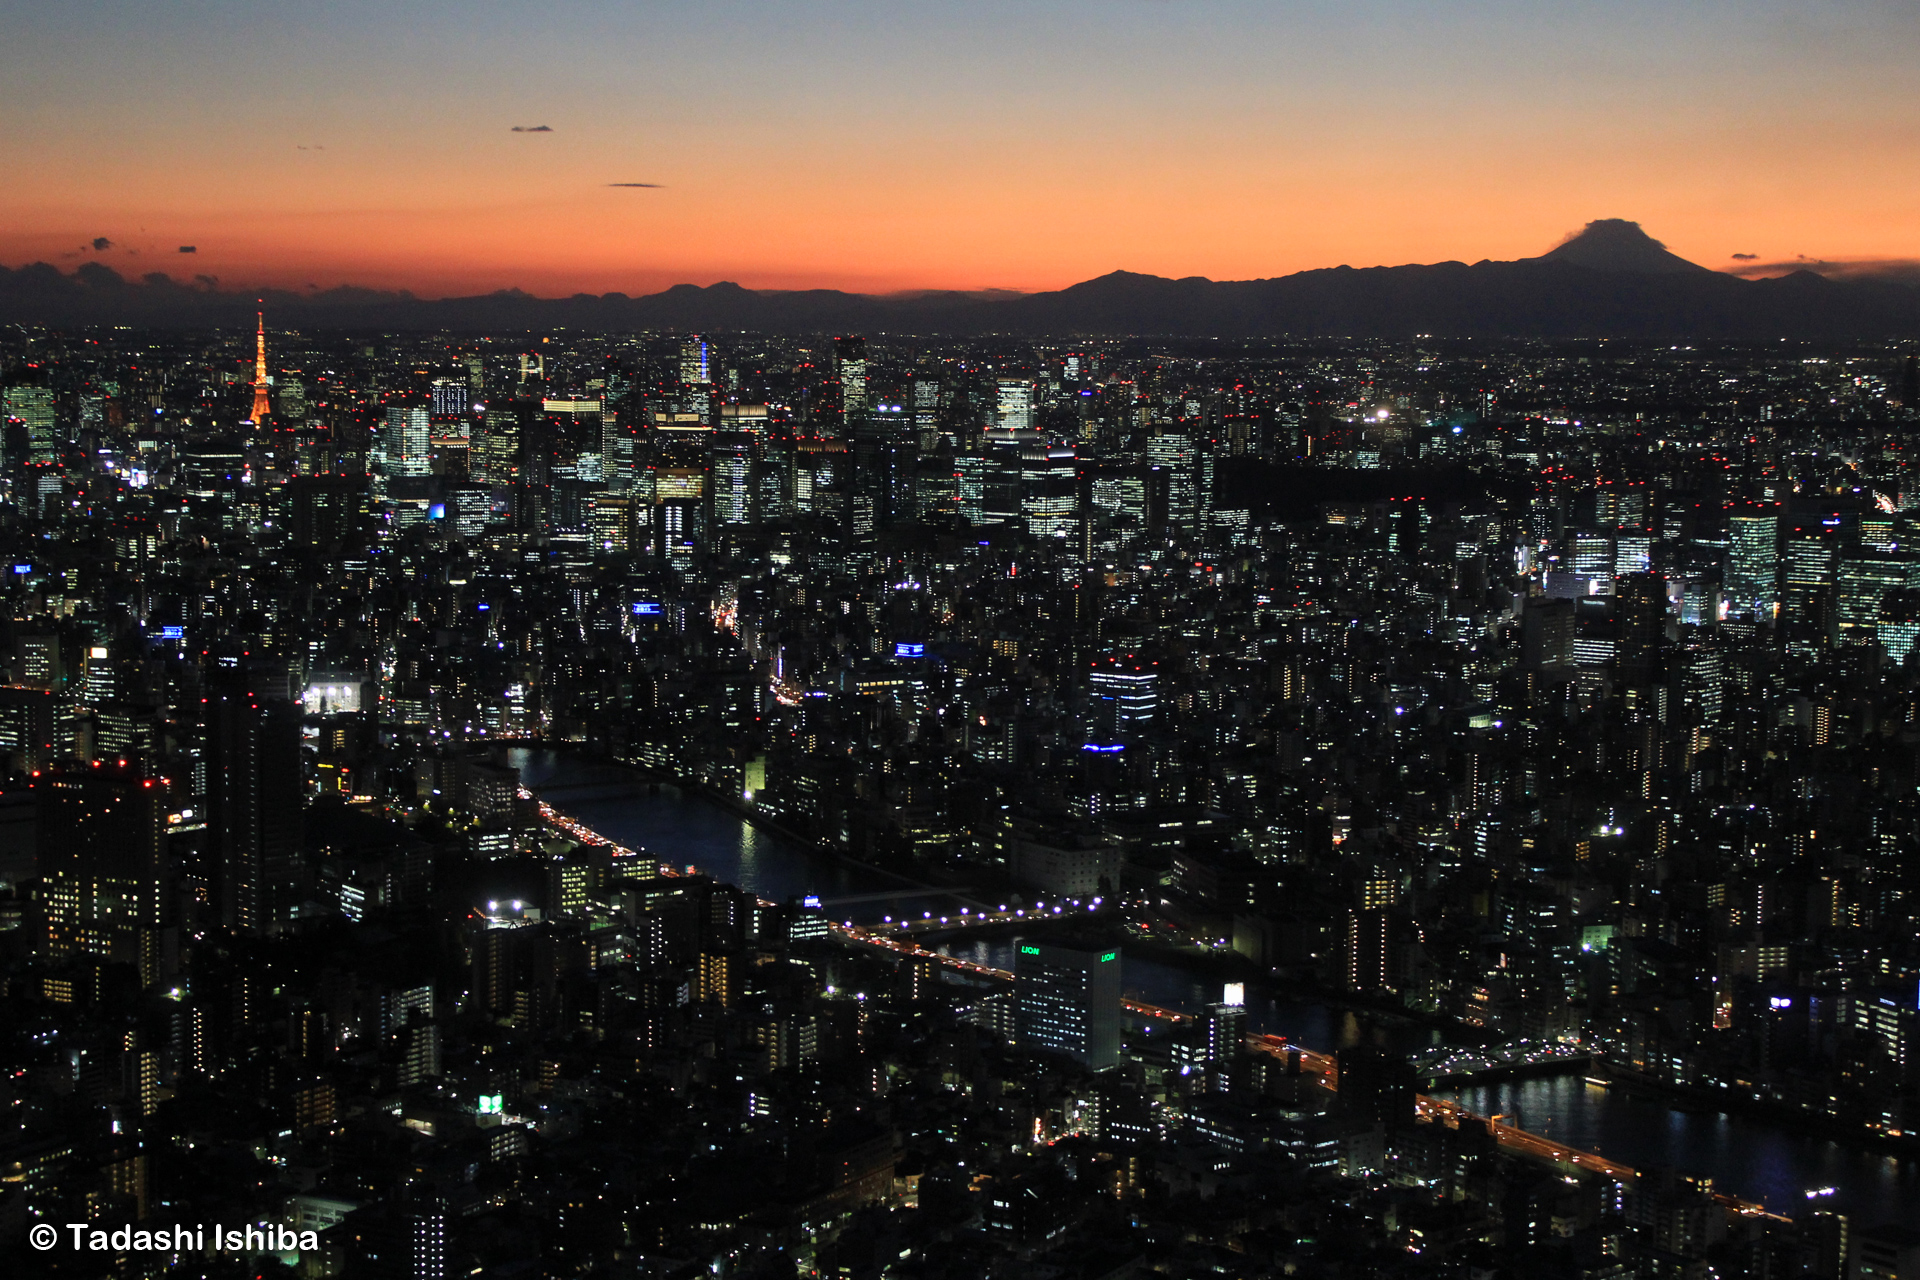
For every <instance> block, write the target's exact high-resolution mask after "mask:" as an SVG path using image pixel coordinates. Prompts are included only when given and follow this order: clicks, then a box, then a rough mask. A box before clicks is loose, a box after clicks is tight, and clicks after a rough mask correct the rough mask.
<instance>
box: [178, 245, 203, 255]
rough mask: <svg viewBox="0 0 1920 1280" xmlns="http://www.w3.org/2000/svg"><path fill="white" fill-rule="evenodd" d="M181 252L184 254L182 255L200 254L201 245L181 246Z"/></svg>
mask: <svg viewBox="0 0 1920 1280" xmlns="http://www.w3.org/2000/svg"><path fill="white" fill-rule="evenodd" d="M180 252H182V253H198V252H200V246H199V245H197V244H183V245H181V246H180Z"/></svg>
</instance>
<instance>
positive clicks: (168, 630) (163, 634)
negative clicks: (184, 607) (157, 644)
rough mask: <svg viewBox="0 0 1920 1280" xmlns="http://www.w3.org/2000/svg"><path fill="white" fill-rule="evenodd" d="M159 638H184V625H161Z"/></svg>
mask: <svg viewBox="0 0 1920 1280" xmlns="http://www.w3.org/2000/svg"><path fill="white" fill-rule="evenodd" d="M160 638H161V639H162V640H185V639H186V638H187V629H186V628H185V627H162V628H160Z"/></svg>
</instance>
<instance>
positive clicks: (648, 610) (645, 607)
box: [633, 600, 660, 614]
mask: <svg viewBox="0 0 1920 1280" xmlns="http://www.w3.org/2000/svg"><path fill="white" fill-rule="evenodd" d="M633 611H634V612H635V613H636V614H652V613H659V612H660V606H659V605H657V604H654V603H653V602H652V601H649V600H641V601H637V602H636V603H635V604H634V606H633Z"/></svg>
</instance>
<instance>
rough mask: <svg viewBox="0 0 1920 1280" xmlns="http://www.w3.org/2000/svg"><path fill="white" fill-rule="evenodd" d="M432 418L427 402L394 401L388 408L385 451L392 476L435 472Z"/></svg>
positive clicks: (383, 438) (387, 471)
mask: <svg viewBox="0 0 1920 1280" xmlns="http://www.w3.org/2000/svg"><path fill="white" fill-rule="evenodd" d="M431 429H432V418H431V417H430V416H429V415H428V413H427V410H426V407H425V406H424V405H391V406H389V407H388V409H387V425H386V430H385V431H384V432H383V433H382V439H381V444H382V451H383V453H384V454H385V456H386V468H387V469H386V474H387V475H389V476H424V475H430V474H432V472H433V456H432V448H433V445H432V435H431Z"/></svg>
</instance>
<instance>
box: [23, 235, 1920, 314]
mask: <svg viewBox="0 0 1920 1280" xmlns="http://www.w3.org/2000/svg"><path fill="white" fill-rule="evenodd" d="M261 296H262V295H261V294H259V293H257V292H255V291H251V290H250V291H245V292H232V293H228V292H221V291H218V290H216V289H214V288H212V287H208V288H196V287H193V286H189V285H187V284H184V283H180V282H176V281H173V280H170V279H168V278H167V277H166V276H164V275H161V274H159V273H155V274H152V275H148V276H146V277H144V278H143V279H142V280H141V281H140V282H137V283H136V282H134V281H130V280H127V279H125V278H124V277H122V276H121V275H120V274H119V273H118V272H116V271H114V270H112V269H111V268H109V267H107V266H104V265H102V264H100V263H97V262H90V263H86V264H84V265H82V266H80V267H79V268H77V269H76V270H75V271H74V272H73V273H72V274H71V275H68V274H65V273H63V272H61V271H60V270H59V269H58V268H56V267H52V266H49V265H48V264H46V263H44V262H40V263H33V264H31V265H29V266H23V267H20V268H18V269H15V270H8V269H6V268H4V267H0V322H10V323H27V324H43V325H58V326H84V325H93V324H125V325H151V326H157V327H194V328H211V327H228V326H234V325H240V326H243V327H245V328H246V329H247V330H249V331H251V329H252V327H253V316H254V309H255V307H256V305H264V307H265V309H266V311H267V313H268V314H269V315H271V316H273V317H274V319H275V321H276V323H279V324H284V325H287V326H289V327H295V328H308V329H316V330H323V329H333V330H343V329H353V330H365V329H370V328H377V329H387V330H446V331H458V332H486V331H494V332H498V331H504V330H522V331H525V330H529V329H552V328H560V327H565V328H572V329H586V330H601V331H613V332H634V331H638V330H648V329H652V330H675V329H679V330H687V329H692V330H703V331H704V330H713V331H724V330H730V329H731V330H748V331H755V332H762V333H823V332H841V333H846V332H867V333H898V334H929V335H934V334H940V335H950V336H959V335H967V334H982V333H1005V334H1052V335H1060V336H1066V335H1075V334H1084V335H1089V336H1093V335H1108V336H1111V335H1141V336H1167V337H1208V338H1260V337H1353V338H1407V337H1411V336H1413V335H1416V334H1420V335H1429V336H1433V337H1449V338H1505V337H1514V338H1595V337H1622V338H1661V339H1665V338H1681V339H1738V340H1752V339H1775V338H1803V339H1852V338H1868V339H1872V338H1890V337H1908V336H1915V335H1920V288H1916V287H1914V286H1911V285H1908V284H1904V283H1899V282H1895V281H1890V280H1872V279H1854V280H1840V279H1829V278H1827V277H1824V276H1821V275H1817V274H1814V273H1813V272H1811V271H1796V272H1794V273H1792V274H1790V275H1786V276H1781V277H1777V278H1772V279H1757V280H1748V279H1743V278H1741V277H1738V276H1733V275H1728V274H1725V273H1723V272H1719V271H1713V270H1709V269H1708V268H1706V267H1702V266H1700V265H1698V264H1697V263H1692V262H1688V261H1687V260H1686V259H1685V258H1682V257H1680V256H1678V255H1677V254H1674V253H1671V252H1669V251H1668V250H1667V249H1666V247H1665V246H1664V245H1662V244H1661V243H1660V242H1659V241H1658V240H1655V239H1654V238H1653V237H1652V236H1650V235H1648V234H1647V233H1646V232H1645V231H1644V230H1642V229H1641V227H1640V225H1639V224H1638V223H1636V222H1630V221H1627V220H1625V219H1622V218H1603V219H1600V220H1598V221H1595V222H1590V223H1588V224H1587V226H1586V227H1585V228H1584V229H1583V230H1581V231H1580V232H1578V233H1577V234H1575V235H1573V236H1570V237H1569V238H1567V239H1566V240H1565V241H1563V242H1562V243H1561V244H1559V245H1557V246H1555V247H1554V248H1552V249H1550V250H1548V251H1547V252H1546V253H1543V254H1541V255H1540V256H1538V257H1534V258H1522V259H1520V260H1518V261H1515V262H1492V261H1481V262H1476V263H1473V264H1471V265H1469V264H1467V263H1464V262H1440V263H1433V264H1430V265H1409V266H1397V267H1365V268H1358V269H1356V268H1353V267H1345V266H1342V267H1332V268H1326V269H1322V270H1314V271H1302V272H1298V273H1296V274H1294V275H1290V276H1280V277H1276V278H1273V279H1266V280H1224V281H1223V280H1208V279H1205V278H1203V277H1199V276H1191V277H1188V278H1186V279H1180V280H1173V279H1167V278H1165V277H1162V276H1150V275H1139V274H1136V273H1133V272H1127V271H1115V272H1113V273H1111V274H1109V275H1104V276H1101V277H1099V278H1097V279H1094V280H1087V281H1084V282H1082V283H1080V284H1076V285H1072V286H1069V287H1068V288H1065V289H1061V290H1057V291H1053V292H1046V293H1032V294H1024V295H1015V296H1008V295H1006V294H1002V293H995V292H988V293H985V294H982V293H961V292H923V293H911V294H897V295H889V296H875V295H869V294H857V293H844V292H841V291H839V290H833V289H812V290H801V291H793V292H788V291H774V290H756V289H747V288H743V287H742V286H740V285H738V284H734V283H732V282H729V281H722V282H721V283H718V284H713V285H708V286H705V287H702V286H699V285H692V284H680V285H675V286H673V287H672V288H670V289H667V290H665V291H663V292H661V293H656V294H650V295H647V296H643V297H630V296H628V295H627V294H624V293H609V294H602V295H595V294H584V293H583V294H575V295H574V296H573V297H571V298H553V299H545V298H536V297H534V296H532V295H531V294H527V293H523V292H521V291H519V290H517V289H510V290H502V291H500V292H497V293H491V294H486V295H482V296H478V297H467V298H442V299H439V300H435V301H429V300H425V299H421V298H416V297H414V296H412V295H411V294H406V293H382V292H378V291H374V290H367V289H355V288H341V289H334V290H329V291H325V292H318V291H316V292H310V293H306V294H297V293H293V292H290V291H268V292H266V293H265V295H264V298H263V301H262V303H261V304H256V302H255V299H256V298H257V297H261Z"/></svg>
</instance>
